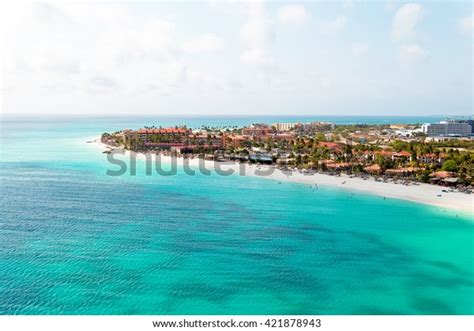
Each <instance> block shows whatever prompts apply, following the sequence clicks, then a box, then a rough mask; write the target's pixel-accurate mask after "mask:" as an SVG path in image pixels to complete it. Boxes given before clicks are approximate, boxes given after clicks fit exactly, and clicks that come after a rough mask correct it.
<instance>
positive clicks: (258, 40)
mask: <svg viewBox="0 0 474 331" xmlns="http://www.w3.org/2000/svg"><path fill="white" fill-rule="evenodd" d="M240 36H241V38H242V41H243V43H244V48H245V49H244V51H243V52H242V55H241V60H242V61H243V62H244V63H247V64H251V65H256V66H265V67H267V69H268V67H269V66H273V65H274V60H273V57H272V55H271V52H270V49H271V43H272V41H273V30H272V22H271V20H270V19H269V18H268V16H267V14H266V12H265V8H264V6H263V3H262V2H260V1H251V2H249V3H248V18H247V20H246V21H245V22H244V24H243V26H242V28H241V30H240Z"/></svg>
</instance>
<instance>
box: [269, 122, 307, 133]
mask: <svg viewBox="0 0 474 331" xmlns="http://www.w3.org/2000/svg"><path fill="white" fill-rule="evenodd" d="M297 125H301V123H273V124H272V126H273V127H275V129H276V130H277V131H290V130H292V129H294V128H295V127H296V126H297Z"/></svg>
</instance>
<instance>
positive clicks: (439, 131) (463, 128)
mask: <svg viewBox="0 0 474 331" xmlns="http://www.w3.org/2000/svg"><path fill="white" fill-rule="evenodd" d="M421 130H422V131H423V133H425V134H427V135H428V136H430V137H447V136H454V137H465V136H469V135H471V131H472V128H471V126H470V125H469V124H468V123H465V122H464V123H463V122H458V121H441V122H439V123H425V124H423V125H422V126H421Z"/></svg>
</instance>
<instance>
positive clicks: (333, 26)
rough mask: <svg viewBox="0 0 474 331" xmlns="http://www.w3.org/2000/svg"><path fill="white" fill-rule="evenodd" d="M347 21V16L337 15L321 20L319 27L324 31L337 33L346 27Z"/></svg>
mask: <svg viewBox="0 0 474 331" xmlns="http://www.w3.org/2000/svg"><path fill="white" fill-rule="evenodd" d="M346 23H347V18H346V17H345V16H337V17H336V18H334V19H332V20H326V21H321V22H320V23H319V29H320V30H321V31H322V32H324V33H337V32H339V31H341V30H342V29H344V27H345V26H346Z"/></svg>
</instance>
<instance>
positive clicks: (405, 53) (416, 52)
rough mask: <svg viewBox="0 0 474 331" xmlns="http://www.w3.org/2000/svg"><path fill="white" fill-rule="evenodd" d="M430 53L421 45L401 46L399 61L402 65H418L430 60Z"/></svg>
mask: <svg viewBox="0 0 474 331" xmlns="http://www.w3.org/2000/svg"><path fill="white" fill-rule="evenodd" d="M428 55H429V54H428V52H427V51H426V50H425V49H423V48H422V47H421V46H420V45H417V44H411V45H401V46H400V52H399V60H400V61H401V62H402V63H417V62H420V61H422V60H425V59H426V58H428Z"/></svg>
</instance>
